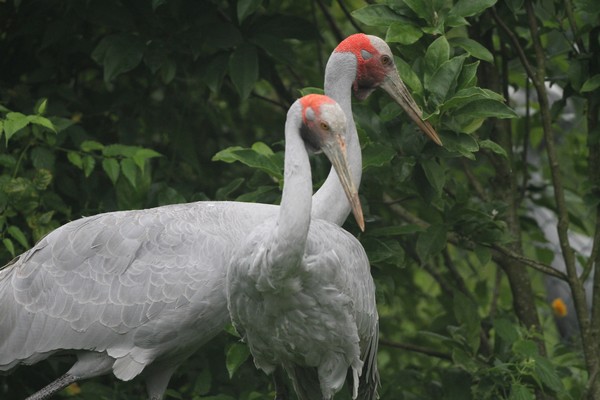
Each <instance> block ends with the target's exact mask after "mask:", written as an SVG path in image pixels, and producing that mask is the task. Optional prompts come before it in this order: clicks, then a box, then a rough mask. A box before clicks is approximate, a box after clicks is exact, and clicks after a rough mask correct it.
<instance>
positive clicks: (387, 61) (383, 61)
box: [381, 54, 392, 67]
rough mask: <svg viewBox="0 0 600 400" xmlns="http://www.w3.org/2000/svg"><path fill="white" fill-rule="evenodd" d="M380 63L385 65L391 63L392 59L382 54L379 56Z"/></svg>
mask: <svg viewBox="0 0 600 400" xmlns="http://www.w3.org/2000/svg"><path fill="white" fill-rule="evenodd" d="M381 63H382V64H383V65H385V66H386V67H387V66H388V65H391V64H392V59H391V58H390V56H388V55H385V54H384V55H383V56H381Z"/></svg>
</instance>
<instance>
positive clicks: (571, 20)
mask: <svg viewBox="0 0 600 400" xmlns="http://www.w3.org/2000/svg"><path fill="white" fill-rule="evenodd" d="M563 3H564V4H565V11H566V12H567V19H568V20H569V25H570V26H571V31H572V32H573V39H574V40H575V43H576V44H577V47H579V48H578V49H577V52H578V53H583V52H585V46H584V45H583V41H582V40H581V38H580V37H579V35H578V33H577V32H578V31H579V29H577V22H575V16H574V15H573V5H572V4H571V2H570V1H569V0H563Z"/></svg>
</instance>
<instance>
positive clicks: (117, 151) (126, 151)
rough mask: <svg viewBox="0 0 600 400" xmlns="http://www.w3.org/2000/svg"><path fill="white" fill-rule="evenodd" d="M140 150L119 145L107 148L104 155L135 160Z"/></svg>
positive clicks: (103, 152) (135, 147) (103, 150)
mask: <svg viewBox="0 0 600 400" xmlns="http://www.w3.org/2000/svg"><path fill="white" fill-rule="evenodd" d="M138 150H140V147H137V146H127V145H124V144H118V143H117V144H111V145H108V146H105V147H104V148H103V149H102V155H104V156H105V157H117V156H122V157H127V158H133V157H134V156H135V154H136V153H137V151H138Z"/></svg>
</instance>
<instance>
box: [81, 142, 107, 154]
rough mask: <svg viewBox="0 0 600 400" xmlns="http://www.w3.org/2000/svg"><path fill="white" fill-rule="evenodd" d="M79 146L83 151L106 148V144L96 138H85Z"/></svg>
mask: <svg viewBox="0 0 600 400" xmlns="http://www.w3.org/2000/svg"><path fill="white" fill-rule="evenodd" d="M79 148H80V149H81V150H82V151H85V152H90V151H93V150H104V145H103V144H102V143H99V142H96V141H95V140H84V141H83V142H81V145H80V146H79Z"/></svg>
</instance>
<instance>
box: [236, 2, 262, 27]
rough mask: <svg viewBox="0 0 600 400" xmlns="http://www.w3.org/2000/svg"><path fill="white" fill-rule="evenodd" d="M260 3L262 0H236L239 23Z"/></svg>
mask: <svg viewBox="0 0 600 400" xmlns="http://www.w3.org/2000/svg"><path fill="white" fill-rule="evenodd" d="M261 4H262V0H238V3H237V16H238V22H239V23H240V24H241V23H242V22H243V21H244V20H245V19H246V17H247V16H248V15H250V14H252V13H254V12H255V11H256V10H257V9H258V7H260V5H261Z"/></svg>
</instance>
